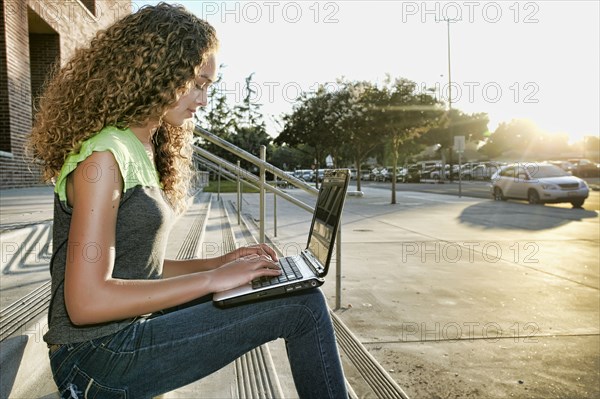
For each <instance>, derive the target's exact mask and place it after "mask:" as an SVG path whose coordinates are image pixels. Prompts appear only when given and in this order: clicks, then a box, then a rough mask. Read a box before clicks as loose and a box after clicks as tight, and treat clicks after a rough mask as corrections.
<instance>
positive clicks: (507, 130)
mask: <svg viewBox="0 0 600 399" xmlns="http://www.w3.org/2000/svg"><path fill="white" fill-rule="evenodd" d="M542 134H543V133H542V131H541V129H540V128H539V127H538V126H537V125H536V124H535V123H533V122H532V121H530V120H528V119H513V120H511V121H510V122H509V123H507V122H502V123H500V125H498V127H497V128H496V131H494V133H492V134H491V135H490V137H489V138H488V139H487V141H486V143H485V145H484V146H483V147H482V148H481V149H480V151H481V152H482V153H483V154H486V155H487V156H489V157H490V158H496V157H499V156H501V155H502V154H504V153H507V152H511V151H514V150H518V151H519V152H520V153H521V154H520V156H521V157H522V156H523V155H524V154H525V153H526V152H528V151H529V150H530V149H531V148H533V145H534V143H535V142H536V141H537V140H538V139H539V137H540V136H541V135H542Z"/></svg>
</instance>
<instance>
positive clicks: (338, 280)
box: [335, 220, 342, 310]
mask: <svg viewBox="0 0 600 399" xmlns="http://www.w3.org/2000/svg"><path fill="white" fill-rule="evenodd" d="M341 302H342V221H341V220H340V221H339V225H338V231H337V236H336V238H335V310H338V309H340V308H341Z"/></svg>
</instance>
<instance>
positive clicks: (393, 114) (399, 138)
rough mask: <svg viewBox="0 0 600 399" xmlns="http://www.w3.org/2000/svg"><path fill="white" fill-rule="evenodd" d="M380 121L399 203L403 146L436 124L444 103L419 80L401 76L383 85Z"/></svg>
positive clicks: (379, 103) (440, 116) (394, 197)
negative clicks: (419, 87) (421, 87)
mask: <svg viewBox="0 0 600 399" xmlns="http://www.w3.org/2000/svg"><path fill="white" fill-rule="evenodd" d="M377 105H378V108H379V110H380V115H379V116H378V119H379V121H380V122H379V123H380V124H381V126H382V128H383V129H384V131H385V133H386V137H387V139H388V142H389V144H390V149H391V151H392V164H393V165H392V199H391V203H392V204H395V203H396V179H397V178H396V171H397V168H398V158H399V157H400V153H401V148H402V147H403V146H404V145H407V144H408V143H411V142H412V141H414V140H415V139H416V138H418V137H419V136H421V135H422V134H423V133H425V132H427V131H429V130H430V129H432V128H433V127H437V126H438V125H439V123H440V121H441V119H442V117H443V115H444V111H443V108H442V106H441V103H439V102H438V101H437V100H436V99H435V98H434V97H433V96H432V95H430V94H427V93H423V92H418V91H417V85H416V83H414V82H412V81H410V80H408V79H403V78H399V79H396V80H395V81H394V83H393V84H391V85H388V86H386V87H384V88H383V90H382V96H380V98H379V101H378V102H377Z"/></svg>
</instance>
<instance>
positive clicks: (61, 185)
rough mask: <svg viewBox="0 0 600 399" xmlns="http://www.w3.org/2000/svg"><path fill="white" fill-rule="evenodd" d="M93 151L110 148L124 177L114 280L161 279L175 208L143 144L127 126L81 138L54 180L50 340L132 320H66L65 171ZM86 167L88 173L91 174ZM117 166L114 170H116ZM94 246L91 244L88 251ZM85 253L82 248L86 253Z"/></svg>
mask: <svg viewBox="0 0 600 399" xmlns="http://www.w3.org/2000/svg"><path fill="white" fill-rule="evenodd" d="M94 151H110V152H111V153H112V154H113V155H114V157H115V159H116V161H117V163H118V165H119V171H118V172H120V173H121V176H122V177H123V183H124V184H123V195H122V198H121V202H120V205H119V212H118V215H117V226H116V240H115V242H116V248H115V264H114V269H113V274H112V275H113V277H114V278H118V279H159V278H161V276H162V265H163V261H164V257H165V251H166V246H167V239H168V236H169V231H170V229H171V227H172V224H173V219H174V211H173V210H172V208H171V206H170V205H169V203H168V201H167V200H166V198H165V196H164V192H163V190H162V186H161V184H160V179H159V175H158V172H157V171H156V168H155V166H154V165H153V164H152V162H151V161H150V159H149V158H148V156H147V155H146V152H145V149H144V146H143V145H142V143H141V142H140V141H139V140H138V139H137V137H136V136H135V134H133V132H132V131H131V130H129V129H125V130H119V129H117V128H115V127H106V128H104V129H103V130H101V131H100V132H99V133H98V134H96V135H95V136H93V137H91V138H90V139H88V140H86V141H85V142H83V144H82V146H81V149H80V150H79V152H78V153H76V154H71V155H70V156H69V157H68V158H67V160H66V161H65V164H64V165H63V167H62V169H61V172H60V174H59V176H58V178H57V180H56V186H55V189H54V227H53V255H52V259H51V261H50V273H51V276H52V297H51V302H50V308H49V310H48V332H47V333H46V334H45V335H44V340H45V341H46V342H48V343H50V344H66V343H76V342H83V341H88V340H91V339H95V338H99V337H103V336H106V335H110V334H113V333H115V332H117V331H119V330H120V329H122V328H124V327H126V326H127V325H128V324H130V323H131V322H132V321H133V319H127V320H120V321H114V322H109V323H103V324H95V325H85V326H76V325H74V324H73V323H72V322H71V320H70V319H69V315H68V313H67V309H66V307H65V300H64V277H65V266H66V259H67V246H68V236H69V226H70V224H71V215H72V209H71V207H70V206H69V205H68V204H67V195H66V183H67V176H68V175H69V173H71V172H72V171H73V170H75V168H76V167H77V165H78V164H79V163H80V162H82V161H83V160H84V159H86V158H87V157H89V156H90V155H91V154H92V152H94ZM92 172H93V171H90V178H93V173H92ZM116 172H117V171H115V173H116ZM96 250H97V249H96V248H90V249H89V253H90V254H91V255H90V256H92V255H93V254H94V253H95V252H94V251H96ZM84 253H86V252H84Z"/></svg>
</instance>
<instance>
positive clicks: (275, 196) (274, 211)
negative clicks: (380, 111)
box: [273, 176, 277, 237]
mask: <svg viewBox="0 0 600 399" xmlns="http://www.w3.org/2000/svg"><path fill="white" fill-rule="evenodd" d="M275 187H277V176H275ZM273 237H277V194H275V191H273Z"/></svg>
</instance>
